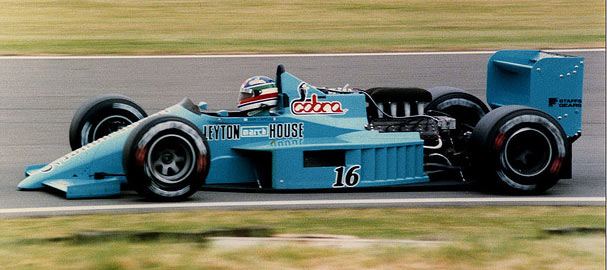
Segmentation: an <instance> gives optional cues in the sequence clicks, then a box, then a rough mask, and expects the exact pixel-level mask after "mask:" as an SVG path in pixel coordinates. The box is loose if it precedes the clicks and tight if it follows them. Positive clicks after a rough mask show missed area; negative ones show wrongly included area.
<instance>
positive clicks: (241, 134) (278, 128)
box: [202, 122, 304, 141]
mask: <svg viewBox="0 0 607 270" xmlns="http://www.w3.org/2000/svg"><path fill="white" fill-rule="evenodd" d="M303 131H304V123H301V122H299V123H271V124H268V125H267V126H241V125H240V124H225V125H205V126H202V132H203V133H204V134H205V136H206V138H207V140H208V141H222V140H240V139H241V138H260V137H267V138H269V139H295V138H303V136H304V134H303Z"/></svg>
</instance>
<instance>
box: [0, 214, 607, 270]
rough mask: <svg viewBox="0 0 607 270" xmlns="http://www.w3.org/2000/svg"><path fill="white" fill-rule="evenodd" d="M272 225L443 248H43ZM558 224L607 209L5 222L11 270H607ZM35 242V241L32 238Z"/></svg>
mask: <svg viewBox="0 0 607 270" xmlns="http://www.w3.org/2000/svg"><path fill="white" fill-rule="evenodd" d="M245 226H265V227H271V228H273V229H274V230H275V231H276V232H277V233H303V234H307V233H314V234H319V233H320V234H339V235H344V234H345V235H354V236H359V237H365V238H385V239H412V240H438V241H445V242H447V244H444V245H439V246H429V247H418V246H406V245H405V246H376V247H373V248H365V249H342V248H336V247H314V246H309V245H298V244H290V245H286V246H273V245H266V246H264V245H258V246H253V247H246V248H239V247H218V246H212V245H210V244H209V243H197V242H183V241H172V240H166V239H163V240H161V241H127V240H125V239H124V238H121V239H117V240H114V241H100V242H85V243H80V242H73V241H62V242H44V241H42V242H40V241H37V240H41V239H47V238H53V237H65V236H69V235H70V234H71V233H74V232H76V231H84V230H120V231H123V230H131V231H165V232H195V231H202V230H208V229H212V228H219V227H245ZM549 227H602V228H604V227H605V207H468V208H413V209H400V208H390V209H346V210H270V211H261V210H256V211H215V210H213V211H208V210H207V211H185V212H174V213H146V214H112V215H110V214H98V215H79V216H59V217H46V218H13V219H0V265H2V269H368V268H373V269H395V268H398V269H604V268H605V263H604V262H605V234H604V233H598V234H597V233H591V234H573V235H561V236H558V235H549V234H547V233H545V232H543V231H542V229H544V228H549ZM32 240H35V241H32Z"/></svg>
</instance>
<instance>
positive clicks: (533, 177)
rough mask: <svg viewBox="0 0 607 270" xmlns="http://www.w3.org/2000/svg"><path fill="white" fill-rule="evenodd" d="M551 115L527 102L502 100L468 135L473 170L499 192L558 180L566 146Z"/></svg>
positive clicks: (541, 187) (539, 187) (535, 189)
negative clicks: (503, 103) (514, 103)
mask: <svg viewBox="0 0 607 270" xmlns="http://www.w3.org/2000/svg"><path fill="white" fill-rule="evenodd" d="M566 138H567V137H566V135H565V132H564V131H563V129H562V127H561V126H560V124H559V123H558V122H557V121H556V120H554V118H552V116H550V115H548V114H546V113H544V112H542V111H540V110H537V109H534V108H530V107H525V106H504V107H500V108H498V109H496V110H493V111H491V112H490V113H489V114H487V115H486V116H485V117H484V118H483V119H481V120H480V121H479V122H478V124H477V125H476V127H475V128H474V131H473V132H472V138H471V140H470V156H471V161H472V168H471V169H472V171H473V172H474V174H475V177H476V178H477V180H478V181H479V182H480V183H482V184H484V185H485V186H487V187H488V188H490V189H491V190H493V191H495V192H499V193H509V194H519V195H527V194H538V193H542V192H544V191H546V190H548V189H549V188H551V187H552V186H554V185H555V184H556V183H557V182H558V180H559V174H560V170H561V168H562V167H564V166H563V165H564V162H565V160H566V157H567V155H568V153H569V152H570V151H571V150H570V145H569V144H568V143H567V140H566Z"/></svg>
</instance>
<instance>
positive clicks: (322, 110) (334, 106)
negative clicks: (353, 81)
mask: <svg viewBox="0 0 607 270" xmlns="http://www.w3.org/2000/svg"><path fill="white" fill-rule="evenodd" d="M291 111H292V112H293V114H343V113H344V110H343V108H342V107H341V102H339V101H318V95H316V94H312V98H311V99H307V100H304V101H294V102H293V103H291Z"/></svg>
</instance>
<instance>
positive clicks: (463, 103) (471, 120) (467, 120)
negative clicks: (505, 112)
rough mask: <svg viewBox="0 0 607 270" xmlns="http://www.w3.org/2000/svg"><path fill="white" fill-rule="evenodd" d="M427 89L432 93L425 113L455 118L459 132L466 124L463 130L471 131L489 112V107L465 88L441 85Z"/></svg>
mask: <svg viewBox="0 0 607 270" xmlns="http://www.w3.org/2000/svg"><path fill="white" fill-rule="evenodd" d="M428 91H430V93H431V94H432V101H431V102H430V103H428V105H427V106H426V113H427V114H430V115H445V116H450V117H453V118H455V119H456V126H457V127H458V128H457V129H458V130H460V132H459V133H462V132H461V130H462V129H463V127H462V125H465V126H466V128H465V130H467V131H471V130H472V128H473V127H474V126H475V125H476V123H478V121H479V120H481V118H483V116H485V114H487V113H488V112H489V107H487V105H485V103H484V102H483V101H482V100H480V99H479V98H477V97H476V96H474V95H472V94H470V93H468V92H467V91H465V90H462V89H459V88H455V87H448V86H441V87H434V88H430V89H429V90H428ZM460 127H462V128H460Z"/></svg>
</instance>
